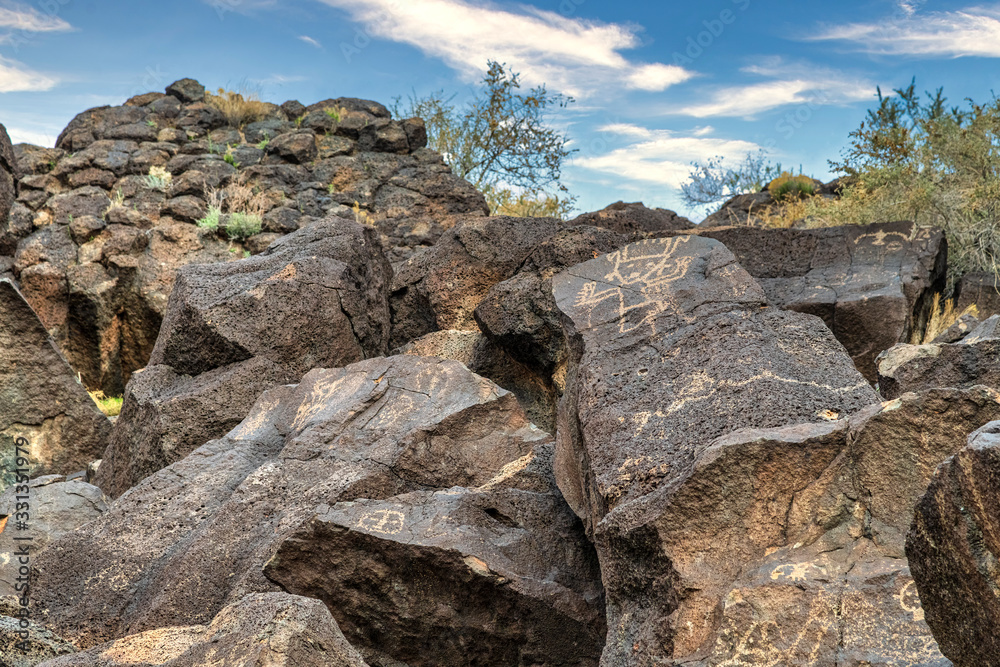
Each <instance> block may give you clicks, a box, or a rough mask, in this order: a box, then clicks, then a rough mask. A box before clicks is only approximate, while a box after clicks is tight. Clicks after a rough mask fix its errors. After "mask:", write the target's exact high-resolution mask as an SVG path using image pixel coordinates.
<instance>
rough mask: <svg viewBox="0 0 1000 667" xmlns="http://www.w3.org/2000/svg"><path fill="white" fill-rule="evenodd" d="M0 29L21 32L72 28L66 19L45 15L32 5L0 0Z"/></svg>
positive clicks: (55, 30) (61, 30)
mask: <svg viewBox="0 0 1000 667" xmlns="http://www.w3.org/2000/svg"><path fill="white" fill-rule="evenodd" d="M0 29H4V30H21V31H23V32H66V31H68V30H72V29H73V26H71V25H70V24H69V23H67V22H66V21H64V20H62V19H61V18H59V17H58V16H55V15H46V14H42V13H41V12H39V11H38V10H37V9H34V8H33V7H28V6H27V5H20V4H16V3H11V2H3V1H2V0H0Z"/></svg>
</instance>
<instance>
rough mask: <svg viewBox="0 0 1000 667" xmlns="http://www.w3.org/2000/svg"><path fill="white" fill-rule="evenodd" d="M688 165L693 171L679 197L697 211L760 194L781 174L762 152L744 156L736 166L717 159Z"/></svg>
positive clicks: (717, 157) (779, 167) (723, 159)
mask: <svg viewBox="0 0 1000 667" xmlns="http://www.w3.org/2000/svg"><path fill="white" fill-rule="evenodd" d="M691 166H692V167H693V168H694V171H692V172H691V175H690V176H688V181H687V183H684V184H683V185H682V186H681V197H682V198H683V199H684V202H685V203H686V204H688V205H689V206H692V207H695V208H698V209H707V208H709V207H711V206H713V205H718V204H722V203H724V202H726V201H728V200H730V199H732V198H733V197H735V196H736V195H743V194H749V193H751V192H760V191H761V190H762V189H764V186H765V185H766V184H767V183H768V182H770V181H772V180H774V179H775V178H778V177H779V176H780V175H781V174H782V173H784V172H782V170H781V164H780V163H778V164H771V162H770V161H769V160H768V159H767V153H766V152H765V151H764V150H759V151H757V152H756V153H747V156H746V157H745V158H744V159H743V161H742V162H740V163H738V164H735V165H733V164H731V163H729V162H727V161H726V160H725V158H723V157H722V156H716V157H713V158H709V160H708V161H707V162H706V163H705V164H701V163H698V162H693V163H691Z"/></svg>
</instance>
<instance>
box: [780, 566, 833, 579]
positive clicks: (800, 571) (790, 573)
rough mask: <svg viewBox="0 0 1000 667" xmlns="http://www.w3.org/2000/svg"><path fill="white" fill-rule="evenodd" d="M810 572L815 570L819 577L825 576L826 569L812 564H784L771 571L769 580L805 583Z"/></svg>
mask: <svg viewBox="0 0 1000 667" xmlns="http://www.w3.org/2000/svg"><path fill="white" fill-rule="evenodd" d="M810 570H816V572H817V573H818V574H819V575H820V576H824V577H825V576H826V568H825V567H821V566H819V565H816V564H814V563H786V564H785V565H779V566H778V567H776V568H774V570H772V571H771V579H774V580H778V579H783V580H786V581H805V580H806V579H807V578H808V574H809V571H810Z"/></svg>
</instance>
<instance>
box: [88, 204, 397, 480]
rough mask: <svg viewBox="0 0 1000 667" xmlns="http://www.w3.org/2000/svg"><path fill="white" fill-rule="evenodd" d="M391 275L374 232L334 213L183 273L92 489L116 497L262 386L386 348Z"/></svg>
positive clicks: (206, 434) (237, 417) (208, 435)
mask: <svg viewBox="0 0 1000 667" xmlns="http://www.w3.org/2000/svg"><path fill="white" fill-rule="evenodd" d="M391 271H392V270H391V268H390V267H389V264H388V262H387V261H386V259H385V258H384V256H383V255H382V251H381V244H380V242H379V240H378V236H377V233H376V232H375V231H374V230H373V229H371V228H369V227H363V226H362V225H359V224H357V223H355V222H353V221H350V220H344V219H342V218H329V219H327V220H324V221H321V222H318V223H315V224H313V225H310V226H309V227H306V228H304V229H301V230H299V231H297V232H295V233H293V234H289V235H287V236H285V237H283V238H282V239H281V240H279V241H278V242H276V243H274V244H273V245H272V246H271V247H270V248H268V249H267V250H266V251H265V252H264V253H262V254H261V255H257V256H255V257H250V258H248V259H244V260H241V261H238V262H227V263H220V264H204V265H192V266H188V267H185V268H184V269H182V270H181V272H180V274H179V275H178V279H177V284H176V287H175V289H174V291H173V293H172V294H171V298H170V304H169V305H168V307H167V315H166V317H165V318H164V321H163V326H162V327H161V331H160V336H159V338H158V339H157V343H156V346H155V348H154V349H153V353H152V356H151V357H150V366H149V367H148V368H146V369H145V370H144V371H142V372H141V373H139V374H136V376H135V377H134V378H133V381H132V382H131V383H130V384H129V387H128V390H127V392H126V396H125V401H124V404H123V407H122V414H121V415H120V416H119V418H118V421H117V423H116V424H115V431H114V435H113V437H112V439H111V443H110V445H109V446H108V448H107V451H106V452H105V453H104V457H103V458H104V463H103V464H102V465H101V469H100V471H99V473H98V476H97V478H96V482H97V484H98V485H99V486H100V487H101V488H102V489H104V490H105V491H106V492H107V493H108V494H109V495H111V496H113V497H117V496H119V495H121V494H122V493H124V492H125V491H126V490H127V489H128V488H130V487H131V486H133V485H134V484H136V483H137V482H138V481H139V480H141V479H143V478H144V477H146V476H148V475H150V474H152V473H154V472H156V471H157V470H159V469H160V468H163V467H165V466H167V465H169V464H171V463H173V462H174V461H178V460H180V459H182V458H183V457H184V456H186V455H187V454H189V453H190V452H192V451H194V450H195V449H196V448H198V447H200V446H201V445H203V444H205V443H206V442H207V441H209V440H211V439H213V438H218V437H220V436H222V435H224V434H225V433H226V432H227V431H229V430H230V429H232V428H233V427H234V426H236V425H237V424H239V423H240V421H242V420H243V418H244V417H245V416H246V414H247V412H248V411H249V409H250V407H251V406H252V405H253V404H254V402H255V401H256V400H257V397H258V396H259V395H260V394H261V393H262V392H263V391H264V390H266V389H269V388H271V387H274V386H277V385H280V384H286V383H290V382H297V381H298V380H299V378H301V377H302V376H303V375H304V374H305V373H306V372H308V371H309V370H310V369H312V368H319V367H340V366H344V365H346V364H349V363H352V362H355V361H360V360H362V359H366V358H370V357H377V356H381V355H383V354H385V353H386V351H387V342H388V336H389V310H388V303H387V292H388V286H389V281H390V277H391Z"/></svg>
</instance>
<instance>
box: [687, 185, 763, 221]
mask: <svg viewBox="0 0 1000 667" xmlns="http://www.w3.org/2000/svg"><path fill="white" fill-rule="evenodd" d="M773 204H774V197H772V196H771V193H770V192H767V191H764V192H752V193H749V194H744V195H736V196H735V197H733V198H732V199H730V200H729V201H727V202H726V203H725V204H723V205H722V207H721V208H720V209H719V210H718V211H716V212H715V213H713V214H712V215H710V216H708V217H707V218H705V219H704V220H702V221H701V224H700V225H699V226H700V227H701V228H703V229H707V228H709V227H729V226H740V227H752V226H757V225H760V224H761V223H760V218H758V217H757V216H756V215H754V214H755V213H761V212H763V211H764V209H766V208H768V207H769V206H772V205H773Z"/></svg>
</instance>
